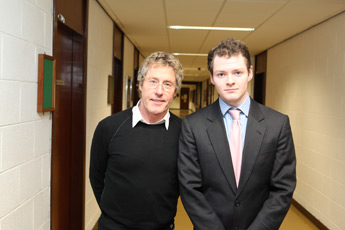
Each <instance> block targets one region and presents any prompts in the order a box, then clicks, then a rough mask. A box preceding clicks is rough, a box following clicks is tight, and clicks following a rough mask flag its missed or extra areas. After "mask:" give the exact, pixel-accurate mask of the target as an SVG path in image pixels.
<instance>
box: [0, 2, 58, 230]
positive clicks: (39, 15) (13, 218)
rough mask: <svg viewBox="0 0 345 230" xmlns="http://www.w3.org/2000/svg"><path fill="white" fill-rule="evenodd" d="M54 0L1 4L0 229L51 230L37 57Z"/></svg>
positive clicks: (47, 36)
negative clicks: (38, 109)
mask: <svg viewBox="0 0 345 230" xmlns="http://www.w3.org/2000/svg"><path fill="white" fill-rule="evenodd" d="M52 14H53V0H0V229H1V230H13V229H16V230H21V229H23V230H24V229H25V230H27V229H33V230H36V229H37V230H46V229H50V158H51V157H50V153H51V149H50V148H51V147H50V146H51V127H52V126H51V117H50V116H51V114H50V113H44V114H42V113H37V71H38V67H37V66H38V54H39V53H46V54H48V55H51V54H52Z"/></svg>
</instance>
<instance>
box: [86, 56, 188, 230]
mask: <svg viewBox="0 0 345 230" xmlns="http://www.w3.org/2000/svg"><path fill="white" fill-rule="evenodd" d="M182 78H183V72H182V66H181V64H180V63H179V62H178V60H177V59H176V58H175V57H174V56H173V55H171V54H167V53H164V52H155V53H153V54H151V55H150V56H149V57H147V58H146V59H145V60H144V61H143V64H142V65H141V67H140V69H139V73H138V82H139V92H140V94H141V100H140V101H139V102H138V104H137V105H136V106H134V107H133V108H130V109H127V110H125V111H122V112H120V113H117V114H115V115H112V116H110V117H107V118H105V119H104V120H102V121H101V122H100V123H99V124H98V126H97V128H96V130H95V133H94V137H93V141H92V146H91V161H90V181H91V185H92V188H93V191H94V194H95V197H96V199H97V202H98V204H99V207H100V208H101V211H102V215H101V217H100V219H99V223H98V229H100V230H115V229H116V230H168V229H174V217H175V214H176V205H177V198H178V196H179V191H178V179H177V154H178V137H179V134H180V129H181V119H180V118H178V117H176V116H175V115H173V114H172V113H170V112H169V105H170V104H171V102H172V101H173V98H174V97H175V95H176V92H177V91H178V90H179V89H180V87H181V82H182Z"/></svg>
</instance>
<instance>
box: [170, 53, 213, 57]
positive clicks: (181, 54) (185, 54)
mask: <svg viewBox="0 0 345 230" xmlns="http://www.w3.org/2000/svg"><path fill="white" fill-rule="evenodd" d="M173 55H175V56H201V57H207V54H193V53H173Z"/></svg>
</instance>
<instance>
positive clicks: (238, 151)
mask: <svg viewBox="0 0 345 230" xmlns="http://www.w3.org/2000/svg"><path fill="white" fill-rule="evenodd" d="M240 112H241V111H240V110H238V109H236V110H229V113H230V115H231V117H232V119H233V121H232V126H231V132H230V152H231V159H232V165H233V168H234V173H235V178H236V185H237V187H238V182H239V180H240V174H241V163H242V143H241V142H242V137H241V125H240Z"/></svg>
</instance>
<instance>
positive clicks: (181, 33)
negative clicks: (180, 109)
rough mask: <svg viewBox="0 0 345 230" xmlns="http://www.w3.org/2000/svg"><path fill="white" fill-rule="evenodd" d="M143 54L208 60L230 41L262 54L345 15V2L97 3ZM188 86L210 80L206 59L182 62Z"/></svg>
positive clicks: (120, 0) (182, 0) (196, 0)
mask: <svg viewBox="0 0 345 230" xmlns="http://www.w3.org/2000/svg"><path fill="white" fill-rule="evenodd" d="M97 1H98V2H99V3H100V5H101V6H102V7H103V8H104V9H105V10H106V11H107V13H108V14H109V15H110V17H112V19H113V20H114V21H115V22H116V24H117V25H118V26H119V27H120V29H121V30H122V31H123V32H124V33H125V35H126V36H127V37H128V38H129V40H130V41H131V42H132V43H133V44H134V45H135V46H136V47H137V49H138V50H139V52H140V53H141V54H142V55H143V56H144V57H146V56H148V55H149V54H150V53H152V52H154V51H158V50H160V51H166V52H169V53H200V54H207V53H208V52H209V50H210V49H211V48H213V47H214V46H216V45H217V44H218V43H219V42H220V41H221V40H224V39H226V38H229V37H233V38H236V39H240V40H242V41H244V42H245V43H246V44H247V46H248V47H249V50H250V52H251V55H252V56H254V55H256V54H259V53H261V52H262V51H265V50H267V49H268V48H270V47H272V46H274V45H277V44H279V43H280V42H282V41H284V40H286V39H289V38H291V37H292V36H294V35H296V34H298V33H301V32H303V31H305V30H307V29H308V28H311V27H312V26H314V25H317V24H319V23H321V22H323V21H325V20H327V19H329V18H331V17H333V16H335V15H337V14H339V13H341V12H343V11H344V10H345V0H97ZM168 25H184V26H217V27H250V28H255V30H254V31H251V32H236V31H204V30H203V31H201V30H171V29H168V28H167V26H168ZM178 59H179V60H180V62H181V63H182V66H183V68H184V75H185V78H184V79H185V81H202V80H204V79H206V78H208V76H209V74H208V71H207V57H205V56H201V57H200V56H199V57H198V56H178Z"/></svg>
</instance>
